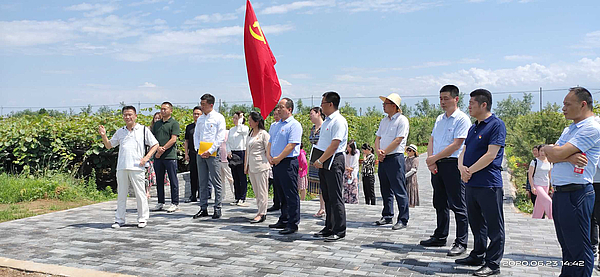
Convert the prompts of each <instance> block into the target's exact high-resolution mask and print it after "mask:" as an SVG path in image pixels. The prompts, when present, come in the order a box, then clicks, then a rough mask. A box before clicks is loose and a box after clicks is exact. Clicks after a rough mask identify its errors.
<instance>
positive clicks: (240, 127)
mask: <svg viewBox="0 0 600 277" xmlns="http://www.w3.org/2000/svg"><path fill="white" fill-rule="evenodd" d="M244 123H246V118H244V113H243V112H242V111H237V112H235V114H234V115H233V125H234V126H233V127H232V128H231V129H229V136H228V137H227V143H226V145H227V157H228V158H230V159H231V158H233V157H234V156H238V157H239V158H240V159H239V161H240V162H242V161H244V160H245V155H246V154H245V153H246V140H247V139H248V134H249V132H250V129H249V128H248V126H246V125H244ZM243 166H244V164H243V163H240V164H239V165H233V166H232V167H231V174H232V175H233V184H234V185H233V187H234V189H235V202H233V203H231V205H237V206H246V193H247V192H248V181H247V178H246V174H244V167H243Z"/></svg>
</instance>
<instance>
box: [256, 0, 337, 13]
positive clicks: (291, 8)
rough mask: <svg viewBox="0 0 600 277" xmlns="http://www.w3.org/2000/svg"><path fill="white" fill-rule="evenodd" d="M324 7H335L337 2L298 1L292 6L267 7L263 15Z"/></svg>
mask: <svg viewBox="0 0 600 277" xmlns="http://www.w3.org/2000/svg"><path fill="white" fill-rule="evenodd" d="M323 6H335V1H334V0H332V1H324V0H321V1H297V2H292V3H290V4H283V5H277V6H271V7H267V8H265V9H264V10H262V11H261V12H260V13H261V14H283V13H288V12H290V11H294V10H299V9H304V8H311V7H323Z"/></svg>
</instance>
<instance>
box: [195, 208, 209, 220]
mask: <svg viewBox="0 0 600 277" xmlns="http://www.w3.org/2000/svg"><path fill="white" fill-rule="evenodd" d="M205 216H208V211H207V210H199V211H198V213H196V214H195V215H194V219H196V218H201V217H205Z"/></svg>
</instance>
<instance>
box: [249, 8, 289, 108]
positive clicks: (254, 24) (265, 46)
mask: <svg viewBox="0 0 600 277" xmlns="http://www.w3.org/2000/svg"><path fill="white" fill-rule="evenodd" d="M244 53H245V54H246V69H247V70H248V83H250V92H251V93H252V101H253V103H254V107H258V108H259V109H260V112H261V114H262V116H263V118H264V119H266V118H267V116H268V115H269V113H271V110H273V109H274V108H275V106H276V105H277V102H279V98H280V97H281V86H280V85H279V78H277V72H275V64H276V63H277V61H276V60H275V56H273V53H272V52H271V48H270V47H269V43H268V42H267V38H266V37H265V34H264V33H263V31H262V29H261V28H260V25H259V24H258V20H256V15H255V14H254V9H253V8H252V5H251V4H250V0H247V1H246V20H245V22H244Z"/></svg>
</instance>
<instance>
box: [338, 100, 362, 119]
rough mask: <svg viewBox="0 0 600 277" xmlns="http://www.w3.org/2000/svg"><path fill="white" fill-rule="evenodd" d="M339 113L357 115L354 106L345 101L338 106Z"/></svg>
mask: <svg viewBox="0 0 600 277" xmlns="http://www.w3.org/2000/svg"><path fill="white" fill-rule="evenodd" d="M340 113H342V114H343V115H354V116H357V115H358V111H356V108H354V107H352V106H350V103H348V102H345V104H344V106H343V107H341V108H340Z"/></svg>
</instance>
